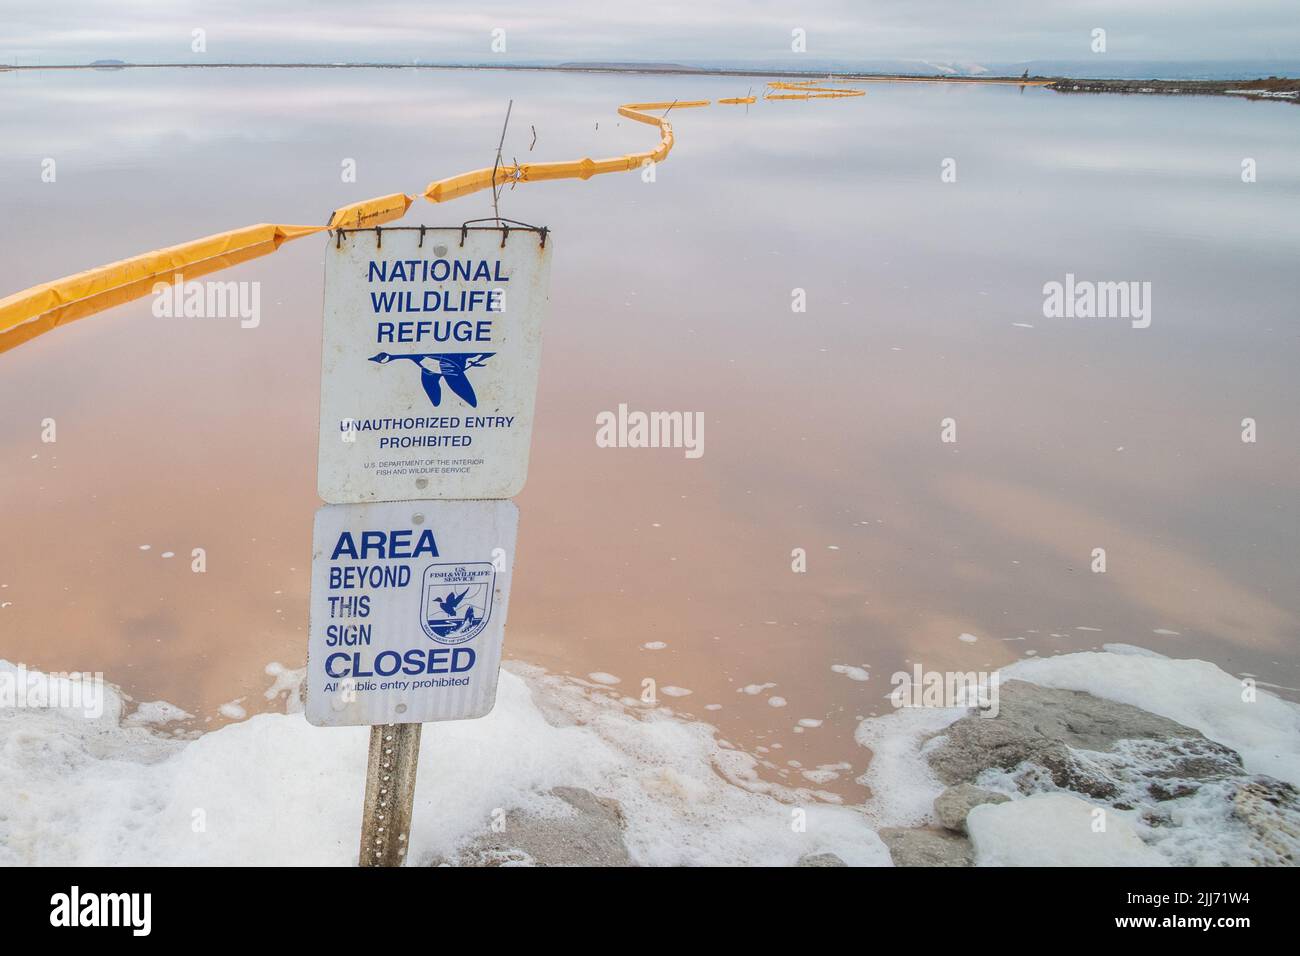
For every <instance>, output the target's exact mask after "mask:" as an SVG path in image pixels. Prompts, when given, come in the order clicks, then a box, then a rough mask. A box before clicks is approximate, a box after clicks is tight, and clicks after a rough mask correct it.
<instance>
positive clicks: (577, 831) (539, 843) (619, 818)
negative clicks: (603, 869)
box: [439, 787, 632, 866]
mask: <svg viewBox="0 0 1300 956" xmlns="http://www.w3.org/2000/svg"><path fill="white" fill-rule="evenodd" d="M551 794H552V795H553V796H556V797H559V798H560V799H561V800H563V801H564V802H565V803H567V804H568V805H569V806H570V807H571V808H572V809H573V811H574V815H572V816H564V817H541V816H534V815H532V814H524V813H522V812H520V811H517V810H516V811H514V812H512V813H509V814H507V816H506V827H505V829H504V830H503V831H502V832H500V833H486V834H484V835H483V836H481V837H478V838H476V839H474V840H472V841H471V842H470V843H468V844H466V845H465V846H463V847H461V848H460V849H459V850H458V851H457V852H456V854H455V855H454V856H453V857H452V858H451V859H448V860H445V861H439V862H446V863H450V864H452V865H455V866H508V865H523V866H631V865H632V859H631V857H630V856H629V855H628V852H627V846H626V845H625V844H624V843H623V827H624V822H623V809H622V807H621V806H619V803H618V801H617V800H609V799H606V798H603V797H598V796H596V795H595V794H594V793H592V792H591V791H590V790H584V789H582V788H581V787H556V788H555V789H554V790H552V791H551Z"/></svg>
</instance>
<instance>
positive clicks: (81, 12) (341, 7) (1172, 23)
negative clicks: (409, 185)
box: [0, 0, 1300, 66]
mask: <svg viewBox="0 0 1300 956" xmlns="http://www.w3.org/2000/svg"><path fill="white" fill-rule="evenodd" d="M1297 8H1298V0H1248V2H1246V0H799V2H791V0H787V2H783V3H777V2H772V0H708V2H681V0H662V2H659V0H656V2H653V3H652V2H649V0H640V2H628V0H550V2H546V3H543V2H541V0H459V2H455V3H452V2H446V0H165V2H164V0H59V2H57V3H49V2H37V0H0V61H3V62H5V63H15V62H17V63H19V64H23V65H28V64H36V63H40V64H47V65H48V64H53V63H85V62H89V61H91V60H96V59H110V58H116V59H123V60H128V61H132V62H204V61H209V62H251V61H308V62H337V61H358V60H361V61H374V60H379V61H388V62H407V63H409V62H411V61H412V60H415V59H419V60H421V61H425V62H428V61H441V62H459V63H465V62H487V61H492V60H494V59H503V60H509V61H512V62H528V61H545V62H557V61H563V60H689V61H701V60H720V61H743V60H749V61H770V60H780V59H783V58H791V57H792V56H793V54H792V53H791V51H790V37H791V31H792V30H793V29H795V28H802V29H803V30H805V31H806V32H807V38H808V39H807V47H808V50H807V57H808V59H813V58H817V57H824V58H828V59H836V60H844V59H848V60H881V59H894V58H900V59H916V60H931V61H943V62H950V61H958V62H981V61H987V62H1019V61H1027V60H1044V59H1056V60H1061V59H1065V60H1075V59H1087V58H1089V57H1090V56H1093V55H1094V54H1092V52H1091V50H1090V48H1089V44H1090V42H1091V32H1092V30H1093V29H1094V28H1096V27H1102V28H1104V29H1105V30H1106V31H1107V41H1108V50H1107V54H1106V55H1107V56H1109V57H1113V58H1115V59H1132V60H1243V59H1250V60H1257V59H1270V60H1277V59H1294V58H1297V57H1300V12H1298V9H1297ZM498 28H500V29H504V30H505V42H506V51H505V53H494V52H493V50H492V48H491V42H492V31H493V30H494V29H498ZM196 29H202V30H204V31H205V32H206V40H207V51H206V52H204V53H196V52H194V51H192V50H191V44H192V37H193V31H194V30H196ZM791 65H792V66H794V65H795V63H793V62H792V63H791Z"/></svg>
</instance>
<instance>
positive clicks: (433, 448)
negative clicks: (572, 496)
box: [317, 226, 552, 503]
mask: <svg viewBox="0 0 1300 956" xmlns="http://www.w3.org/2000/svg"><path fill="white" fill-rule="evenodd" d="M334 236H335V238H334V241H333V242H330V243H329V244H328V247H327V251H326V258H325V332H324V357H323V362H322V374H321V414H320V466H319V469H318V472H317V485H318V490H319V493H320V496H321V497H322V498H324V499H325V500H326V501H328V502H332V503H355V502H366V501H409V500H416V499H429V498H461V499H463V498H510V497H513V496H514V495H516V494H518V492H519V491H520V490H521V489H522V488H523V485H524V480H525V477H526V476H527V471H528V451H529V445H530V442H531V437H532V430H533V406H534V403H535V400H536V396H537V374H538V368H539V364H540V361H541V345H542V321H543V319H544V318H545V314H546V308H547V290H548V288H549V283H550V267H551V248H552V242H551V241H550V239H549V237H548V235H547V231H546V230H545V229H537V228H532V227H528V228H524V227H520V228H498V227H492V228H476V227H464V226H462V227H451V228H433V227H399V228H393V229H382V228H380V229H361V230H341V231H336V232H335V233H334Z"/></svg>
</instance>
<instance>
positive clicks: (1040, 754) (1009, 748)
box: [926, 680, 1242, 800]
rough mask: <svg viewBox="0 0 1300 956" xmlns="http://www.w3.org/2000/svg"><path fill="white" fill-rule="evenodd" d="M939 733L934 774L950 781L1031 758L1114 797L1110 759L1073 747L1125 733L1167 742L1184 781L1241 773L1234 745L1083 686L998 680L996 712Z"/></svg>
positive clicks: (1113, 740)
mask: <svg viewBox="0 0 1300 956" xmlns="http://www.w3.org/2000/svg"><path fill="white" fill-rule="evenodd" d="M937 736H939V738H940V739H939V740H938V742H937V745H936V746H934V747H933V748H931V749H930V751H929V752H928V753H927V755H926V756H927V759H928V761H929V763H930V766H931V768H933V770H934V772H935V774H936V775H938V777H939V779H940V780H942V781H943V782H944V783H946V784H948V785H950V786H951V785H955V784H960V783H971V782H973V781H974V780H975V778H976V777H978V776H979V774H981V773H982V772H983V771H985V770H990V769H1000V770H1014V769H1015V768H1016V767H1018V766H1020V765H1021V764H1024V763H1029V764H1034V765H1036V766H1038V767H1041V768H1043V769H1044V771H1045V772H1046V773H1047V774H1048V776H1050V778H1051V780H1052V782H1053V783H1054V784H1056V786H1058V787H1062V788H1064V789H1067V790H1073V791H1075V792H1077V793H1083V794H1086V795H1088V796H1090V797H1095V798H1098V799H1103V800H1113V799H1114V798H1116V797H1117V796H1119V793H1120V786H1119V784H1118V782H1117V781H1116V780H1115V779H1113V777H1112V776H1111V774H1110V773H1109V772H1108V770H1107V767H1106V765H1105V763H1104V762H1099V761H1095V760H1088V759H1086V758H1083V757H1081V756H1079V755H1078V754H1077V753H1075V751H1100V752H1109V751H1112V750H1114V748H1115V745H1116V744H1117V743H1119V742H1120V741H1128V740H1144V741H1161V742H1164V744H1165V746H1164V750H1165V752H1166V753H1167V754H1168V756H1169V757H1170V760H1169V761H1168V762H1167V763H1168V765H1169V766H1168V773H1167V777H1168V778H1169V779H1177V780H1178V781H1180V783H1179V786H1180V787H1181V786H1185V785H1186V781H1188V780H1211V779H1222V778H1223V777H1226V776H1232V775H1235V774H1240V773H1242V766H1241V758H1240V757H1239V756H1238V755H1237V753H1236V752H1235V751H1233V750H1231V749H1230V748H1228V747H1224V746H1223V745H1222V744H1218V743H1215V742H1214V741H1212V740H1209V739H1207V738H1206V737H1205V736H1204V735H1203V734H1201V733H1200V732H1199V731H1197V730H1193V729H1192V728H1191V727H1185V726H1183V725H1182V724H1179V723H1177V722H1175V721H1172V720H1168V719H1166V718H1164V717H1159V716H1157V715H1155V714H1152V713H1148V712H1147V711H1145V710H1142V709H1141V708H1138V707H1132V706H1130V705H1128V704H1120V703H1116V702H1115V701H1110V700H1102V699H1101V698H1099V697H1094V696H1092V695H1091V694H1087V693H1084V692H1083V691H1073V690H1058V689H1055V688H1051V687H1040V686H1038V685H1037V684H1030V683H1027V682H1025V681H1014V680H1013V681H1007V682H1006V683H1004V684H1002V685H1001V686H1000V687H999V688H998V715H997V716H996V717H981V716H979V715H978V714H972V715H970V716H967V717H963V718H961V719H960V720H958V721H957V722H955V723H953V724H952V725H950V726H949V727H948V728H946V729H945V730H944V731H943V732H942V734H941V735H937ZM1162 775H1163V774H1162ZM1158 784H1159V782H1158V781H1157V785H1158ZM1171 793H1172V796H1183V795H1185V794H1184V793H1177V792H1173V791H1171ZM1152 796H1155V797H1156V798H1157V799H1160V798H1161V797H1160V796H1159V795H1157V794H1155V793H1153V794H1152Z"/></svg>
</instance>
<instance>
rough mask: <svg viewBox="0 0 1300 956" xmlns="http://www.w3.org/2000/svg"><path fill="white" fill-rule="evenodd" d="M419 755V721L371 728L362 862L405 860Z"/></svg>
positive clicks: (376, 863)
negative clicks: (417, 722)
mask: <svg viewBox="0 0 1300 956" xmlns="http://www.w3.org/2000/svg"><path fill="white" fill-rule="evenodd" d="M419 759H420V725H419V724H385V725H382V726H375V727H371V728H370V759H369V761H368V762H367V765H366V802H365V807H364V808H363V809H362V811H361V851H360V854H359V857H358V858H359V860H360V864H361V866H401V865H402V864H403V863H404V862H405V861H406V847H407V839H408V837H409V836H410V833H411V807H412V802H413V801H414V799H415V772H416V769H417V765H418V763H419Z"/></svg>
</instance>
